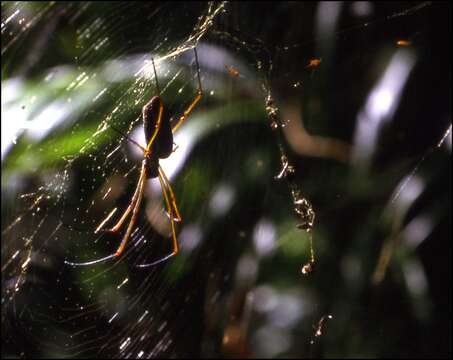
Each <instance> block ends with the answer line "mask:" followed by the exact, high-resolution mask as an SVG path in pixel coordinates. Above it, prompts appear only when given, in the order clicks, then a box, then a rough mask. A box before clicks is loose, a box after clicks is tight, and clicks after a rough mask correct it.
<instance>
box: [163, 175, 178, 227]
mask: <svg viewBox="0 0 453 360" xmlns="http://www.w3.org/2000/svg"><path fill="white" fill-rule="evenodd" d="M159 174H160V175H161V176H162V179H163V180H164V183H165V187H166V189H167V190H168V195H169V200H170V204H171V206H172V207H173V210H174V212H175V217H174V220H175V221H176V222H180V221H182V218H181V214H180V213H179V210H178V205H177V203H176V198H175V194H174V193H173V189H172V188H171V185H170V181H168V178H167V175H165V172H164V169H162V167H161V166H159Z"/></svg>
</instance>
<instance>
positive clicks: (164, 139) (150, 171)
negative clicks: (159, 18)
mask: <svg viewBox="0 0 453 360" xmlns="http://www.w3.org/2000/svg"><path fill="white" fill-rule="evenodd" d="M194 53H195V63H196V66H197V78H198V90H197V95H196V96H195V98H194V100H192V102H191V103H190V105H189V106H188V107H187V109H186V110H185V111H184V113H183V115H181V116H180V117H179V118H176V119H175V120H174V121H173V118H172V117H171V116H170V114H169V113H168V112H166V111H165V106H164V103H163V101H162V98H161V96H160V88H159V82H158V80H157V72H156V67H155V64H154V59H152V64H153V69H154V77H155V79H156V89H157V95H155V96H153V97H152V98H151V100H150V101H149V102H148V103H147V104H146V105H145V106H143V110H142V113H143V128H144V132H145V139H146V144H147V145H146V147H143V146H142V145H140V144H139V143H137V142H136V141H134V140H133V139H131V138H130V137H129V136H127V135H126V134H124V133H123V132H122V131H120V130H118V129H117V128H115V127H114V126H112V125H111V128H112V129H113V130H115V131H116V132H118V133H119V134H120V135H121V136H123V137H124V138H125V139H126V140H128V141H130V142H131V143H133V144H134V145H136V146H138V147H139V148H140V149H141V150H142V151H143V160H142V165H141V169H140V176H139V179H138V182H137V186H136V188H135V191H134V195H133V196H132V199H131V201H130V203H129V206H128V207H127V209H126V210H125V211H124V213H123V214H122V216H121V218H120V219H119V220H118V222H117V223H116V224H115V225H114V226H113V227H111V228H109V229H104V226H105V224H106V223H107V222H108V221H109V220H110V219H111V218H112V217H113V215H114V214H115V213H116V210H117V208H114V209H113V210H112V211H111V212H110V213H109V214H108V215H107V216H106V217H105V219H104V220H103V221H102V222H101V223H100V224H99V226H98V227H97V228H96V230H95V231H94V233H95V234H96V233H98V232H101V231H102V232H106V233H112V234H116V233H118V232H119V231H120V229H121V228H122V226H123V224H125V223H126V219H127V218H128V217H129V214H131V212H132V216H131V218H130V220H129V224H128V225H127V229H126V232H125V234H124V236H123V238H122V240H121V243H120V245H119V247H118V249H117V250H116V252H115V253H113V254H111V255H108V256H106V257H103V258H100V259H97V260H92V261H87V262H79V263H78V262H71V261H67V260H65V263H66V264H68V265H71V266H89V265H94V264H98V263H100V262H104V261H107V260H110V259H113V258H117V257H119V256H120V255H121V254H122V253H123V251H124V249H125V247H126V244H127V242H128V240H129V238H130V237H131V234H132V230H133V229H134V226H135V224H136V222H137V217H138V214H139V212H140V206H141V203H142V200H143V193H144V190H145V183H146V180H148V179H153V178H158V179H159V182H160V185H161V188H162V193H163V197H164V201H165V205H166V208H167V213H168V215H169V218H170V225H171V235H172V240H173V250H172V252H171V253H170V254H169V255H166V256H164V257H162V258H160V259H158V260H156V261H153V262H151V263H146V264H140V265H137V267H142V268H144V267H149V266H154V265H157V264H160V263H162V262H165V261H166V260H168V259H170V258H171V257H173V256H175V255H176V254H177V253H178V251H179V246H178V240H177V238H176V230H175V222H181V221H182V218H181V215H180V213H179V210H178V206H177V204H176V198H175V195H174V193H173V190H172V188H171V185H170V182H169V180H168V178H167V176H166V175H165V172H164V170H163V169H162V167H161V166H160V165H159V159H165V158H168V157H169V156H170V155H171V154H172V152H173V151H174V150H173V133H174V132H175V131H176V130H177V129H178V128H179V126H180V125H181V124H182V123H183V122H184V121H185V120H186V119H187V118H188V117H189V115H190V114H191V112H192V111H193V109H194V108H195V107H196V105H197V104H198V102H199V101H200V99H201V97H202V95H203V91H202V87H201V80H200V66H199V64H198V55H197V50H196V48H194Z"/></svg>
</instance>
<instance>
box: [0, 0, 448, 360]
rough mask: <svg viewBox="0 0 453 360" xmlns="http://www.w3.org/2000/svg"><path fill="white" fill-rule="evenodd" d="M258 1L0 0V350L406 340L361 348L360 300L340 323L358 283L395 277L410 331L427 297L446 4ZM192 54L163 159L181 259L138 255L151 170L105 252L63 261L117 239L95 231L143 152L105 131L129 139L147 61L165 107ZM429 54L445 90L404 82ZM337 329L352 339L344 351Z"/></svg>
mask: <svg viewBox="0 0 453 360" xmlns="http://www.w3.org/2000/svg"><path fill="white" fill-rule="evenodd" d="M260 6H261V7H260ZM260 6H258V5H253V4H235V3H224V2H218V3H217V2H211V3H195V4H188V3H187V4H177V3H154V2H153V3H150V4H144V3H134V2H127V3H126V2H115V3H103V4H97V3H92V2H86V3H63V4H60V3H58V2H49V3H27V2H22V3H8V2H5V3H2V57H3V59H4V61H2V332H3V336H2V343H3V346H2V354H3V355H4V356H6V357H11V356H21V357H70V358H77V357H88V356H90V357H91V356H94V357H108V358H130V357H132V358H152V357H182V356H196V357H200V356H203V357H204V356H215V357H218V356H238V355H241V356H249V357H275V356H278V355H285V356H300V355H301V354H303V355H304V356H307V355H311V356H320V354H323V355H325V356H329V355H330V356H359V355H363V354H366V355H370V356H383V355H382V354H388V353H392V354H393V353H395V351H401V353H404V351H408V350H407V349H406V348H405V347H404V346H402V345H394V344H391V343H390V342H389V341H388V342H385V341H383V342H382V343H381V345H380V347H379V349H376V348H374V347H373V345H370V344H369V343H367V340H366V336H367V334H368V332H369V331H370V330H369V329H368V328H367V327H366V325H365V323H367V321H366V319H367V317H366V315H365V314H364V313H359V315H358V316H357V318H356V319H355V320H356V321H357V322H356V326H357V330H356V332H354V329H351V330H350V331H346V332H344V331H343V330H341V329H344V327H345V326H346V325H345V324H346V323H348V314H350V313H351V312H353V311H358V309H357V308H355V307H354V306H353V305H351V304H355V302H357V301H358V300H357V299H363V298H361V291H362V292H365V291H366V290H364V289H368V287H369V286H375V287H379V286H383V285H382V284H384V285H385V286H387V287H388V288H389V289H394V288H393V287H395V288H396V287H397V285H398V287H397V288H398V289H401V288H404V287H406V288H407V290H406V292H405V293H404V294H402V295H401V298H405V296H406V297H407V298H409V299H410V300H406V301H408V302H409V303H410V304H411V305H412V307H413V308H414V310H413V314H411V316H412V317H410V316H409V315H407V318H408V319H409V320H407V321H420V323H423V319H426V317H429V315H427V314H430V313H429V311H430V310H429V309H430V307H429V305H428V303H429V302H430V301H435V299H434V300H433V297H432V296H431V293H430V292H429V291H428V290H427V285H426V283H427V282H429V281H430V276H429V273H430V271H432V270H430V269H429V268H427V269H426V270H424V266H426V265H425V262H424V261H426V260H424V258H423V254H419V253H418V252H417V251H418V250H417V249H418V248H419V247H420V244H421V245H422V246H423V245H424V246H428V245H425V244H426V243H428V241H427V240H428V239H430V236H431V234H432V233H434V234H436V233H438V231H440V230H438V229H439V228H440V229H442V226H445V224H451V219H450V220H448V219H449V218H448V213H450V215H451V206H450V207H449V205H446V204H445V202H442V201H440V200H439V199H440V198H442V197H443V196H444V195H445V194H451V185H446V184H447V183H448V179H449V178H451V167H449V166H450V165H448V164H449V163H450V160H451V159H450V158H451V124H450V122H451V112H450V110H449V108H448V107H446V104H449V101H448V100H447V99H449V98H450V97H451V84H450V82H449V80H445V81H443V82H442V79H441V78H442V77H445V78H446V79H449V77H448V76H445V75H448V74H451V73H449V71H450V70H448V68H449V65H448V66H447V64H450V61H451V54H450V53H449V52H447V53H445V54H444V53H442V52H440V53H436V52H435V51H439V49H441V48H442V47H445V46H448V45H447V44H450V40H451V39H450V38H451V30H450V32H449V33H448V30H446V29H444V27H445V26H446V24H448V21H447V20H448V19H447V18H448V16H447V15H443V17H441V20H440V21H438V17H439V16H440V15H439V12H442V9H441V6H440V5H433V4H432V3H430V2H423V3H417V4H415V5H412V6H411V5H408V4H406V5H404V6H401V5H399V6H396V5H395V6H390V5H386V6H382V7H381V6H378V5H373V4H371V3H368V2H356V3H350V4H347V5H346V4H339V3H331V4H327V3H319V4H310V5H297V4H291V3H282V4H280V5H278V4H270V3H269V4H262V5H260ZM258 15H259V16H258ZM299 16H302V17H303V18H304V19H310V21H308V22H304V23H303V24H300V22H299V20H298V19H299V18H298V17H299ZM259 18H262V19H266V24H263V23H262V21H259ZM282 20H283V21H282ZM450 20H451V18H450ZM435 21H438V23H437V27H436V26H435V25H433V24H434V22H435ZM439 33H441V34H444V35H445V39H442V40H439V39H438V37H437V35H438V34H439ZM435 39H436V40H435ZM434 41H439V42H440V43H435V42H434ZM442 44H445V45H444V46H442ZM194 47H196V49H197V53H198V58H199V66H200V73H201V82H202V87H203V98H202V100H201V103H199V104H198V106H197V107H196V108H195V110H194V112H193V114H191V116H190V117H189V119H188V120H187V121H186V122H185V123H184V124H183V126H181V128H180V129H178V131H177V132H176V133H175V138H174V152H173V153H172V154H171V156H170V157H169V158H168V159H164V160H161V162H160V164H161V165H162V168H163V169H164V170H165V172H166V174H167V176H168V178H169V179H170V182H171V184H172V187H173V189H174V191H175V195H176V198H177V203H178V206H179V209H180V211H181V214H182V217H183V222H182V223H181V224H177V233H178V241H179V243H180V246H181V251H180V253H179V254H178V255H177V256H176V257H174V258H173V259H171V260H170V261H167V262H165V263H163V264H161V265H159V266H155V267H149V268H145V269H140V268H138V267H137V265H140V264H143V263H149V262H152V261H155V260H157V259H159V258H162V257H163V256H165V255H167V254H168V253H169V252H170V251H171V239H170V238H169V229H170V228H169V219H168V216H167V214H166V213H165V204H164V201H163V199H162V192H161V189H160V185H159V182H158V181H157V180H156V179H150V180H148V181H147V183H146V187H145V195H144V200H143V202H142V206H141V210H140V216H139V217H138V221H137V224H136V226H135V227H134V230H133V232H132V235H131V238H130V240H129V242H128V244H127V246H126V249H125V251H124V253H123V254H122V255H121V256H120V257H118V258H115V259H112V260H111V261H106V262H102V263H99V264H94V265H92V266H83V267H73V266H69V265H68V264H67V263H65V261H66V262H85V261H92V260H96V259H100V258H103V257H105V256H108V255H110V254H113V253H114V252H115V251H116V249H117V248H118V245H119V243H120V242H121V236H122V234H124V232H125V228H126V227H127V223H128V222H127V221H126V223H125V224H124V225H123V228H122V230H121V232H120V233H119V234H117V235H111V234H106V233H102V232H101V233H96V232H95V229H96V228H98V226H99V224H100V223H101V222H102V221H103V220H104V219H105V218H106V216H108V215H109V214H110V213H111V211H112V210H113V209H116V212H115V214H114V215H113V216H112V217H111V218H110V219H109V221H108V224H109V225H110V226H112V225H113V224H114V223H115V222H116V221H117V220H118V219H119V217H120V216H121V214H122V212H124V211H125V209H126V208H127V206H128V204H129V202H130V200H131V198H132V194H133V192H134V189H135V186H136V184H137V181H138V178H139V170H140V163H141V160H142V158H143V154H142V151H141V150H140V149H139V148H138V147H137V146H136V145H135V144H133V143H131V142H130V141H128V140H127V139H125V138H124V136H121V135H120V134H118V132H117V131H114V130H113V127H115V128H117V129H120V130H121V131H122V132H123V133H125V134H127V136H128V137H130V138H131V139H133V140H134V141H136V142H138V143H140V144H144V134H143V127H142V118H141V108H142V106H143V104H145V103H146V102H147V101H148V100H149V99H150V98H151V97H152V96H153V95H155V94H156V91H157V90H156V79H155V76H154V71H153V67H152V62H151V59H154V62H155V64H156V71H157V78H158V82H159V85H160V89H161V96H162V98H163V101H164V103H165V105H166V108H168V111H169V112H170V113H171V114H173V115H175V116H178V115H181V114H183V113H184V111H185V109H186V108H187V106H188V105H189V104H190V103H191V101H192V100H193V99H194V97H195V95H196V91H197V78H196V74H197V69H196V65H195V61H194V60H195V58H194V52H193V48H194ZM431 51H432V52H433V54H432V55H429V53H430V52H431ZM440 54H442V55H443V57H441V56H440ZM438 58H440V60H433V59H438ZM433 64H434V65H433ZM432 66H436V67H437V69H438V71H437V72H436V71H433V75H432V76H433V77H435V76H437V78H435V79H436V80H438V81H439V82H440V83H441V84H442V86H445V89H446V91H443V92H442V91H441V90H445V89H444V88H442V87H441V90H439V91H438V92H435V94H433V95H432V98H431V97H430V96H431V94H429V93H427V92H426V91H424V92H423V95H416V94H414V91H415V90H414V89H415V88H417V87H419V88H420V86H421V85H426V84H431V80H430V79H428V77H427V75H426V73H427V69H430V67H432ZM365 69H366V70H365ZM339 84H340V85H339ZM332 94H333V95H332ZM418 98H423V99H425V103H426V106H422V104H419V105H418V106H414V105H412V104H409V102H411V101H412V102H413V100H414V99H418ZM414 107H415V108H416V109H415V110H413V108H414ZM411 109H412V110H411ZM428 115H429V116H431V117H432V118H433V119H434V120H432V121H430V122H427V121H423V120H424V118H425V119H426V117H427V116H428ZM412 118H416V119H417V120H416V121H415V123H414V124H412V123H410V122H409V120H408V119H412ZM445 174H446V175H445ZM445 177H446V178H447V179H446V180H442V179H444V178H445ZM319 179H322V182H320V180H319ZM450 182H451V181H450ZM436 187H439V189H441V191H438V192H436V191H435V189H436ZM426 194H428V195H426ZM430 194H431V195H430ZM433 199H434V200H433ZM436 200H438V201H437V202H436ZM364 208H366V209H367V211H364V210H362V211H361V209H364ZM445 214H447V219H446V218H445ZM361 224H365V225H363V228H362V225H361ZM436 231H437V232H436ZM445 234H446V235H445ZM448 234H450V236H451V231H450V233H448V231H446V233H442V232H441V235H439V236H440V237H441V238H448V236H449V235H448ZM364 244H367V245H364ZM367 257H369V258H371V259H372V260H371V262H366V258H367ZM445 261H446V262H447V263H448V259H446V260H445ZM338 272H340V273H341V281H340V280H338V285H337V286H332V287H331V288H329V289H327V287H328V285H329V284H331V283H332V282H337V280H335V278H332V274H335V273H338ZM304 274H305V275H307V276H304ZM328 274H330V275H328ZM389 274H390V275H389ZM329 276H330V277H329ZM398 276H400V277H402V278H403V280H401V279H400V278H398ZM389 278H390V280H388V279H389ZM395 284H396V285H395ZM434 285H435V284H434ZM392 286H393V287H392ZM430 286H433V285H432V283H430ZM396 296H397V295H396ZM341 297H343V299H341ZM385 301H386V300H382V301H381V303H379V304H380V305H381V306H384V305H382V304H386V302H385ZM403 307H404V306H403ZM392 309H393V311H394V312H395V313H398V310H399V309H400V307H398V306H395V307H393V308H392ZM378 310H379V307H378V306H377V308H374V310H373V311H374V312H372V313H373V316H374V314H379V311H378ZM450 311H451V309H450ZM358 312H359V311H358ZM376 316H377V319H378V320H380V328H379V330H380V331H383V332H384V331H390V330H389V329H392V328H394V326H393V323H391V321H389V322H386V321H384V320H382V319H381V318H379V316H378V315H376ZM432 316H434V315H432ZM390 317H392V316H390ZM411 319H416V320H411ZM417 329H418V328H417ZM420 329H423V328H422V327H421V325H420ZM420 332H422V330H420ZM340 333H341V334H344V335H342V336H339V334H340ZM329 334H330V337H329ZM348 336H349V337H350V338H352V337H355V338H356V339H357V343H360V346H359V345H357V347H356V348H347V347H343V345H342V344H346V343H347V340H345V339H348ZM397 336H398V335H395V337H397ZM343 337H344V338H343ZM298 338H302V339H305V341H298V340H297V339H298ZM322 346H324V349H325V350H324V351H325V352H324V353H323V352H322V349H323V347H322ZM392 346H393V347H392ZM398 346H399V347H398ZM433 348H434V346H433ZM382 349H385V350H382ZM395 349H397V350H395ZM386 351H387V352H386ZM413 351H416V350H413Z"/></svg>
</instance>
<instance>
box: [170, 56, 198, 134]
mask: <svg viewBox="0 0 453 360" xmlns="http://www.w3.org/2000/svg"><path fill="white" fill-rule="evenodd" d="M193 50H194V52H195V62H196V64H197V76H198V91H197V96H195V99H193V101H192V103H191V104H190V105H189V107H188V108H187V109H186V111H184V114H183V115H182V116H181V117H180V118H179V120H178V122H177V123H176V124H175V125H174V126H173V127H172V131H173V132H175V131H176V130H177V129H178V128H179V127H180V126H181V124H182V123H183V122H184V121H185V120H186V119H187V118H188V117H189V115H190V113H191V112H192V110H193V109H194V108H195V106H196V105H197V104H198V102H199V101H200V100H201V97H202V96H203V89H202V88H201V80H200V65H199V64H198V55H197V48H193Z"/></svg>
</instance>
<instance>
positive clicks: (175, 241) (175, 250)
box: [137, 171, 179, 268]
mask: <svg viewBox="0 0 453 360" xmlns="http://www.w3.org/2000/svg"><path fill="white" fill-rule="evenodd" d="M159 181H160V186H161V187H162V193H163V194H164V199H165V205H166V207H167V211H169V212H170V225H171V235H172V238H173V251H172V252H171V253H170V254H169V255H167V256H164V257H163V258H161V259H159V260H156V261H154V262H152V263H148V264H140V265H137V267H140V268H145V267H150V266H154V265H157V264H160V263H162V262H164V261H167V260H168V259H170V258H171V257H173V256H175V255H176V254H177V253H178V252H179V246H178V240H177V239H176V231H175V221H174V216H173V208H172V206H171V204H170V201H169V199H168V194H167V189H166V187H165V183H164V179H163V177H162V175H161V173H160V171H159Z"/></svg>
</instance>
